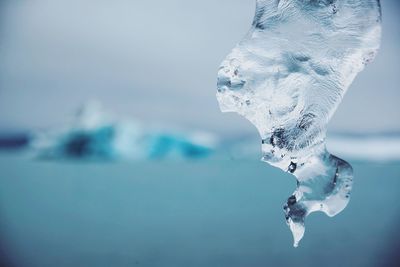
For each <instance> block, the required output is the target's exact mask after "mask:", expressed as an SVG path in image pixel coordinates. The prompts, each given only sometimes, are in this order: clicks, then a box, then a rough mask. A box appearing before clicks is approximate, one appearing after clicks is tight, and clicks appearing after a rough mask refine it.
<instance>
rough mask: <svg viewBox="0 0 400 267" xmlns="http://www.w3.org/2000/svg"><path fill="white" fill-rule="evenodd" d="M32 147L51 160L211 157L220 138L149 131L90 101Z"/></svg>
mask: <svg viewBox="0 0 400 267" xmlns="http://www.w3.org/2000/svg"><path fill="white" fill-rule="evenodd" d="M31 146H32V148H33V149H34V150H35V151H37V152H38V156H39V157H40V158H47V159H48V158H50V159H80V160H82V159H83V160H143V159H150V160H155V159H165V158H175V159H176V158H178V159H188V158H204V157H208V156H209V155H210V154H211V153H213V151H214V150H215V146H216V139H215V137H214V136H213V135H212V134H210V133H204V132H198V133H185V132H177V131H168V130H156V129H147V128H144V127H142V126H141V125H140V124H139V123H137V122H135V121H132V120H118V119H115V118H114V116H112V114H110V113H109V112H106V111H104V109H103V108H102V106H101V104H100V103H99V102H97V101H90V102H88V103H86V104H85V105H84V106H83V107H82V108H80V110H79V111H78V112H77V114H76V116H75V117H74V118H73V119H72V122H71V123H70V124H69V125H66V126H65V127H64V128H63V129H60V130H56V131H46V132H43V133H37V134H36V135H35V136H34V140H33V143H32V144H31Z"/></svg>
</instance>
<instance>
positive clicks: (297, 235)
mask: <svg viewBox="0 0 400 267" xmlns="http://www.w3.org/2000/svg"><path fill="white" fill-rule="evenodd" d="M288 225H289V228H290V230H291V231H292V235H293V247H295V248H297V247H298V246H299V243H300V241H301V239H302V238H303V236H304V232H305V227H304V225H303V224H302V223H295V222H293V221H292V219H290V218H289V220H288Z"/></svg>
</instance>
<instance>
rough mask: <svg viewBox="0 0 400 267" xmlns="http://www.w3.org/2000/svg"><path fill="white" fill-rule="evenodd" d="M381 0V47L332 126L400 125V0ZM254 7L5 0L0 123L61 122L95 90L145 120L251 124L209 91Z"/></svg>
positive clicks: (208, 1) (231, 126) (183, 1)
mask: <svg viewBox="0 0 400 267" xmlns="http://www.w3.org/2000/svg"><path fill="white" fill-rule="evenodd" d="M381 2H382V9H383V10H382V13H383V38H382V45H381V49H380V51H379V53H378V56H377V57H376V59H375V61H374V62H373V63H372V64H371V65H369V66H367V68H366V69H365V70H364V71H363V72H362V73H361V74H359V76H358V77H357V78H356V80H355V82H354V83H353V85H352V86H351V87H350V89H349V91H348V92H347V94H346V97H345V98H344V100H343V102H342V104H341V105H340V106H339V108H338V110H337V112H336V113H335V115H334V117H333V118H332V120H331V123H330V126H329V129H330V130H331V131H336V132H352V133H365V132H367V133H369V132H388V131H400V120H399V117H400V105H399V103H398V102H399V100H400V90H399V84H400V75H399V70H400V56H399V55H400V46H399V41H400V30H399V28H398V25H400V16H399V11H400V3H399V2H398V1H396V0H382V1H381ZM254 10H255V1H254V0H219V1H214V0H202V1H194V0H169V1H162V0H153V1H129V0H114V1H108V0H86V1H82V0H58V1H54V0H29V1H27V0H2V1H0V131H1V130H3V131H9V130H23V129H46V128H52V127H58V126H61V125H63V124H64V123H65V122H66V121H67V120H68V118H69V117H70V116H71V114H73V113H74V112H75V111H76V110H77V109H78V108H79V107H80V106H82V105H83V104H84V103H85V102H87V101H89V100H93V99H95V100H98V101H100V102H102V103H103V105H104V107H105V108H106V109H108V110H110V111H112V112H114V113H115V114H118V115H119V116H121V117H124V118H134V119H138V120H140V121H142V122H143V123H144V124H161V125H175V126H177V127H181V128H189V129H197V130H207V131H211V132H216V133H220V134H229V135H240V134H246V133H252V132H254V127H253V126H252V125H251V124H250V123H249V122H247V121H246V120H245V119H244V118H242V117H240V116H239V115H236V114H226V113H221V112H220V110H219V107H218V103H217V101H216V98H215V92H216V75H217V70H218V67H219V65H220V63H221V61H222V60H223V59H224V57H225V56H226V55H227V54H228V53H229V52H230V50H231V49H232V48H233V47H234V46H235V44H236V43H237V42H238V41H240V39H241V38H242V37H243V36H244V35H245V34H246V32H247V31H248V29H249V28H250V25H251V22H252V19H253V15H254Z"/></svg>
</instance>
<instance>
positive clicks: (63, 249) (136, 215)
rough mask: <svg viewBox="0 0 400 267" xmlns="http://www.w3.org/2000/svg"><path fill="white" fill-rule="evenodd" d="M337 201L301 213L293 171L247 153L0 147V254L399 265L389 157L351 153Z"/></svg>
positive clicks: (394, 174)
mask: <svg viewBox="0 0 400 267" xmlns="http://www.w3.org/2000/svg"><path fill="white" fill-rule="evenodd" d="M351 164H352V165H353V167H354V170H355V182H354V189H353V191H352V197H351V201H350V204H349V206H348V207H347V208H346V209H345V210H344V211H343V212H342V213H340V214H339V215H337V216H335V217H333V218H328V217H327V216H325V215H324V214H322V213H316V214H312V215H310V216H309V217H308V218H307V221H306V225H307V229H306V233H305V237H304V239H303V240H302V242H301V243H300V246H299V247H298V248H293V246H292V236H291V233H290V231H289V229H288V227H287V225H286V224H285V219H284V215H283V209H282V204H283V203H284V202H285V200H286V197H287V196H289V195H290V194H291V193H292V191H293V190H294V189H295V179H294V177H292V176H291V175H289V174H286V173H283V172H282V171H281V170H279V169H276V168H273V167H271V166H269V165H267V164H265V163H262V162H260V161H258V160H257V159H256V158H255V159H254V158H251V159H250V158H249V159H243V160H229V159H222V158H210V159H207V160H201V161H152V162H148V161H142V162H120V163H106V162H97V163H96V162H88V163H82V162H74V161H65V162H56V161H40V160H32V159H30V158H29V157H27V156H25V155H21V154H16V153H8V154H5V153H3V154H0V257H1V259H0V265H1V266H18V267H19V266H22V267H25V266H29V267H36V266H37V267H46V266H52V267H53V266H57V267H64V266H66V267H79V266H82V267H90V266H96V267H102V266H105V267H106V266H107V267H109V266H112V267H119V266H149V267H152V266H176V267H180V266H182V267H188V266H207V267H223V266H227V267H228V266H229V267H236V266H238V267H239V266H240V267H242V266H243V267H258V266H274V267H275V266H308V267H309V266H323V267H329V266H335V267H336V266H341V267H343V266H363V267H368V266H399V263H398V262H397V260H400V257H399V256H398V252H399V251H400V232H399V229H398V228H399V219H400V204H399V200H400V197H399V188H400V163H399V162H386V163H383V162H382V163H374V162H366V161H365V162H362V161H358V162H357V161H355V162H351Z"/></svg>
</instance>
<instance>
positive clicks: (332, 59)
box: [217, 0, 381, 247]
mask: <svg viewBox="0 0 400 267" xmlns="http://www.w3.org/2000/svg"><path fill="white" fill-rule="evenodd" d="M380 33H381V13H380V4H379V1H378V0H257V1H256V14H255V17H254V21H253V24H252V27H251V29H250V31H249V32H248V33H247V35H246V36H245V37H244V38H243V40H241V41H240V43H239V44H238V45H237V46H236V47H235V48H234V49H233V50H232V52H231V53H230V54H229V55H228V56H227V57H226V59H225V60H224V61H223V63H222V65H221V67H220V69H219V72H218V85H217V86H218V92H217V99H218V101H219V105H220V108H221V110H222V111H223V112H237V113H239V114H240V115H242V116H244V117H245V118H247V119H248V120H249V121H250V122H252V123H253V124H254V125H255V127H256V128H257V129H258V131H259V133H260V135H261V139H262V154H263V156H262V160H263V161H265V162H267V163H269V164H271V165H273V166H276V167H278V168H280V169H282V170H283V171H286V172H289V173H292V174H293V175H294V176H295V177H296V179H297V188H296V190H295V191H294V193H293V195H292V196H290V197H289V198H288V200H287V202H286V203H285V205H284V212H285V217H286V221H287V224H288V226H289V228H290V230H291V231H292V233H293V237H294V246H295V247H296V246H298V243H299V241H300V240H301V239H302V237H303V235H304V231H305V226H304V223H305V218H306V217H307V216H308V215H309V214H310V213H312V212H315V211H322V212H324V213H326V214H327V215H328V216H334V215H336V214H338V213H339V212H341V211H342V210H343V209H344V208H345V207H346V205H347V204H348V202H349V197H350V192H351V188H352V180H353V171H352V167H351V166H350V165H349V163H347V162H346V161H344V160H342V159H340V158H338V157H336V156H333V155H331V154H330V153H329V152H328V151H327V150H326V146H325V137H326V131H327V124H328V121H329V119H330V118H331V117H332V115H333V113H334V111H335V110H336V108H337V106H338V105H339V103H340V101H341V100H342V98H343V96H344V94H345V92H346V90H347V88H348V87H349V86H350V84H351V83H352V81H353V80H354V78H355V76H356V75H357V73H359V72H360V71H361V70H362V69H363V68H364V66H365V65H366V64H367V63H369V62H371V61H372V60H373V59H374V56H375V54H376V52H377V50H378V47H379V43H380Z"/></svg>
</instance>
